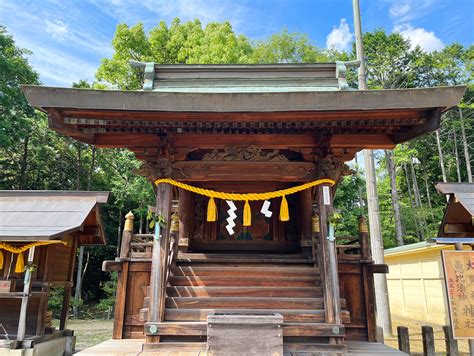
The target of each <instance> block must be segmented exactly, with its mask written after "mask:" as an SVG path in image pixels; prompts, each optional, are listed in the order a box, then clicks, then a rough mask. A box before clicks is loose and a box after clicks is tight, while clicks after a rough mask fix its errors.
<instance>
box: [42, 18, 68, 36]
mask: <svg viewBox="0 0 474 356" xmlns="http://www.w3.org/2000/svg"><path fill="white" fill-rule="evenodd" d="M45 21H46V32H47V33H49V34H50V35H51V36H52V37H53V38H56V39H58V40H64V39H65V38H66V36H67V35H68V34H69V27H68V26H67V25H66V24H65V23H64V22H62V21H61V20H54V21H50V20H48V19H46V20H45Z"/></svg>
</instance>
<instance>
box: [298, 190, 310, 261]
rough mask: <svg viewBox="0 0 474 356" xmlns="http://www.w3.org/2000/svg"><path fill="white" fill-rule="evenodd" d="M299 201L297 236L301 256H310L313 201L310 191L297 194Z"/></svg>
mask: <svg viewBox="0 0 474 356" xmlns="http://www.w3.org/2000/svg"><path fill="white" fill-rule="evenodd" d="M298 201H299V211H298V213H299V214H298V215H299V235H300V245H301V249H302V251H303V255H305V256H307V257H310V256H312V251H311V250H312V235H313V231H312V230H313V228H312V217H313V199H312V195H311V189H306V190H303V191H301V192H300V193H298Z"/></svg>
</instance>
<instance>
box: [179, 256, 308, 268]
mask: <svg viewBox="0 0 474 356" xmlns="http://www.w3.org/2000/svg"><path fill="white" fill-rule="evenodd" d="M176 262H177V263H178V264H180V263H219V264H229V263H242V264H244V265H248V264H255V263H265V264H267V263H270V264H286V263H289V264H306V265H313V264H314V261H313V260H312V259H311V258H302V256H301V255H290V254H288V255H287V254H227V253H180V254H179V255H178V258H177V259H176Z"/></svg>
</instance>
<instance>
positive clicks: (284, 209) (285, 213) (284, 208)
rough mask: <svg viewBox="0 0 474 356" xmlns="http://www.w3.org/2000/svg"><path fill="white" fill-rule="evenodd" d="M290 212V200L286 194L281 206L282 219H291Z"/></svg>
mask: <svg viewBox="0 0 474 356" xmlns="http://www.w3.org/2000/svg"><path fill="white" fill-rule="evenodd" d="M289 220H290V212H289V210H288V201H287V200H286V196H282V197H281V206H280V221H289Z"/></svg>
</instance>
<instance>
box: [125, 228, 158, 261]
mask: <svg viewBox="0 0 474 356" xmlns="http://www.w3.org/2000/svg"><path fill="white" fill-rule="evenodd" d="M152 251H153V234H133V235H132V239H131V241H130V246H129V256H130V258H151V254H152Z"/></svg>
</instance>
